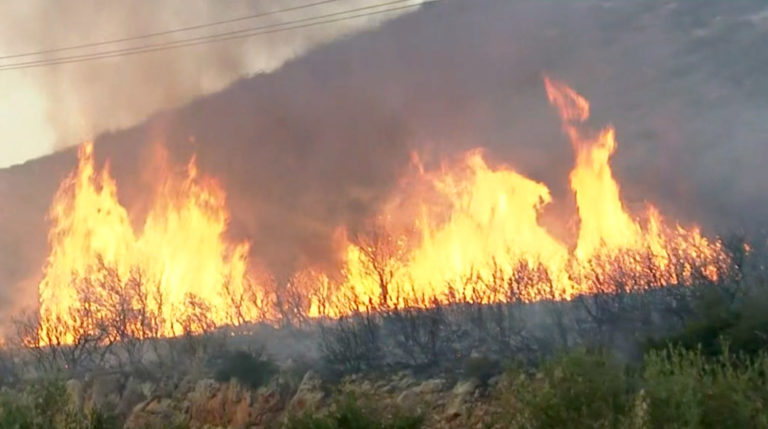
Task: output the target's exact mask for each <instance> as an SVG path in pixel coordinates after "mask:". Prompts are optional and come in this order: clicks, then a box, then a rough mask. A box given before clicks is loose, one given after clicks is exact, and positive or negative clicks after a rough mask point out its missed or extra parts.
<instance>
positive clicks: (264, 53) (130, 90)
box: [0, 0, 420, 166]
mask: <svg viewBox="0 0 768 429" xmlns="http://www.w3.org/2000/svg"><path fill="white" fill-rule="evenodd" d="M310 3H316V1H309V0H266V1H264V0H234V1H230V2H227V4H226V7H223V5H221V4H219V3H215V2H211V1H209V0H169V1H162V2H149V1H148V2H141V3H140V4H138V5H137V4H134V3H130V4H129V3H118V4H109V5H107V4H105V3H103V2H100V1H97V0H76V1H71V2H66V3H65V2H48V1H45V0H31V1H24V2H2V4H0V16H3V17H5V19H4V20H3V25H2V26H0V56H4V55H13V54H17V53H26V52H36V51H39V50H44V49H51V48H57V47H66V46H75V45H80V44H83V43H91V42H100V41H105V40H114V39H119V38H124V37H131V36H137V35H143V34H148V33H154V32H158V31H165V30H170V29H175V28H181V27H187V26H192V25H196V24H201V23H207V22H216V21H220V20H227V19H231V18H238V17H243V16H250V15H256V14H261V13H264V12H269V11H276V10H281V9H286V8H290V7H293V6H299V5H304V4H310ZM378 3H382V2H379V1H370V0H339V1H335V2H330V3H327V4H322V5H318V6H316V7H309V8H304V9H300V10H295V11H291V12H286V13H277V14H273V15H268V16H264V17H260V18H255V19H251V20H245V21H240V22H235V23H231V24H226V25H219V26H216V27H212V28H203V29H199V30H195V31H186V32H180V33H174V34H170V35H165V36H158V37H154V38H151V39H143V40H134V41H130V42H125V43H120V44H116V45H108V46H97V47H89V48H84V49H79V50H69V51H64V52H52V53H47V54H45V55H43V56H41V57H38V56H36V57H21V58H8V59H5V60H0V64H12V63H18V62H25V61H32V60H39V59H54V58H57V57H60V56H69V55H82V54H89V53H94V52H101V51H105V50H113V49H116V48H117V49H119V48H124V47H133V46H143V45H147V44H155V43H159V42H168V41H172V40H180V39H184V38H190V37H198V36H204V35H206V34H212V33H219V32H223V31H233V30H239V29H243V28H248V27H262V26H269V25H274V24H279V23H288V22H291V21H295V20H302V19H306V18H309V17H316V16H322V15H326V14H332V13H335V12H340V11H345V10H351V9H355V8H360V7H363V6H369V5H374V4H378ZM419 3H420V1H417V0H414V1H412V2H410V3H403V4H397V5H394V6H398V7H399V6H403V5H404V4H419ZM375 10H381V9H374V10H370V11H375ZM358 13H362V12H358ZM402 13H404V11H400V12H390V13H385V14H375V15H371V16H367V17H363V18H358V19H351V20H342V21H339V22H335V23H333V24H328V25H319V26H314V27H309V28H303V29H301V30H300V31H296V30H294V31H285V32H276V33H271V34H263V35H259V36H255V37H251V38H245V39H240V40H230V41H226V42H218V43H212V44H206V45H201V46H194V47H187V48H181V49H173V50H164V51H159V52H153V53H146V54H140V55H133V56H126V57H117V58H110V59H101V60H97V61H91V62H80V63H75V64H64V65H58V66H55V67H41V68H32V69H22V70H6V71H0V142H1V143H0V166H7V165H12V164H15V163H18V162H21V161H24V160H27V159H29V158H32V157H37V156H41V155H44V154H46V153H50V151H51V150H54V149H56V148H61V147H64V146H66V145H71V144H75V143H78V142H81V141H83V140H84V139H91V138H93V137H95V136H96V135H98V134H100V133H102V132H104V131H108V130H114V129H120V128H124V127H127V126H131V125H133V124H135V123H137V122H139V121H141V120H143V119H144V118H145V117H147V116H148V115H149V114H151V113H153V112H155V111H158V110H162V109H168V108H172V107H175V106H179V105H181V104H184V103H186V102H188V101H190V100H192V99H193V98H195V97H199V96H201V95H205V94H210V93H212V92H215V91H218V90H221V89H222V88H224V87H225V86H227V85H229V84H230V83H232V82H233V81H235V80H237V79H239V78H243V77H246V76H250V75H253V74H258V73H269V72H272V71H274V70H276V69H278V68H279V67H281V66H282V65H283V64H284V63H285V62H286V61H288V60H290V59H292V58H296V57H297V56H300V55H302V54H303V53H305V52H307V51H308V50H310V49H312V48H313V47H315V46H318V45H320V44H323V43H326V42H328V41H331V40H333V39H336V38H338V37H340V36H342V35H346V34H350V33H353V32H356V31H359V30H362V29H367V28H371V27H373V26H376V25H378V24H379V23H380V22H382V21H385V20H388V19H391V18H393V17H396V16H398V15H400V14H402ZM334 18H339V16H334Z"/></svg>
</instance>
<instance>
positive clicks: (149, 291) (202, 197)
mask: <svg viewBox="0 0 768 429" xmlns="http://www.w3.org/2000/svg"><path fill="white" fill-rule="evenodd" d="M50 218H51V221H52V222H53V228H52V230H51V232H50V236H49V242H50V247H51V251H50V255H49V257H48V261H47V264H46V267H45V274H44V278H43V280H42V281H41V283H40V287H39V294H40V318H41V323H42V326H43V329H48V330H53V329H54V328H57V327H55V326H53V325H55V324H62V323H64V324H67V323H78V322H80V321H78V320H75V319H76V318H77V317H76V316H75V315H77V314H78V311H80V310H81V309H82V307H83V306H84V302H83V301H89V302H91V303H92V304H94V305H95V307H96V312H100V311H101V312H103V311H108V310H110V309H108V308H106V307H107V306H108V304H109V303H110V301H109V299H108V298H109V297H108V296H105V295H106V294H107V292H108V291H107V290H105V289H106V288H108V287H115V288H121V289H125V288H126V287H127V284H128V283H130V282H131V281H132V280H131V279H133V280H134V281H135V280H137V279H136V277H139V279H138V280H140V284H139V285H136V286H137V287H139V288H140V290H138V291H133V295H132V296H133V298H135V299H138V298H141V299H142V302H141V303H135V302H129V303H126V304H128V305H139V304H140V305H143V306H145V307H148V308H143V309H142V311H146V312H147V313H149V314H153V316H154V317H155V318H156V320H157V321H158V322H157V323H158V324H157V326H154V330H155V332H154V334H158V335H174V334H179V333H181V332H182V331H183V330H184V329H188V328H190V327H189V326H184V322H183V320H184V318H185V317H189V316H190V314H189V311H190V308H189V307H190V301H192V302H195V303H197V304H199V306H200V307H201V308H199V309H198V310H203V311H204V313H205V314H204V316H205V318H206V319H207V320H209V321H210V322H211V323H215V324H224V323H233V322H236V321H237V320H235V317H234V315H233V313H232V307H233V306H232V300H233V299H237V300H243V301H245V302H252V301H253V299H252V298H253V297H252V296H250V295H251V294H253V293H257V291H256V289H255V288H253V287H252V285H251V284H250V283H249V278H248V275H247V270H248V258H247V255H248V249H249V245H248V243H246V242H243V243H236V244H230V243H228V242H227V241H226V239H225V238H224V233H225V230H226V228H227V224H228V220H229V219H228V215H227V211H226V207H225V194H224V192H223V190H222V189H221V188H220V187H219V186H218V185H217V184H216V182H214V181H212V180H210V179H206V178H201V177H199V175H198V173H197V168H196V165H195V162H194V159H193V160H192V161H191V162H190V163H189V165H188V168H187V173H186V176H185V177H183V178H179V177H177V176H174V175H171V174H169V175H167V177H166V178H165V180H164V181H163V183H161V184H160V186H159V189H158V192H157V195H156V199H155V204H154V205H153V206H152V208H151V210H150V211H149V214H148V215H147V218H146V221H145V222H144V225H143V228H142V229H141V231H139V232H138V233H137V232H135V231H134V230H133V227H132V225H131V222H130V219H129V216H128V213H127V211H126V210H125V208H124V207H123V206H122V205H121V204H120V202H119V201H118V199H117V186H116V184H115V181H114V180H113V179H112V177H111V176H110V174H109V169H108V167H105V168H104V170H103V171H101V172H100V173H99V172H97V171H96V170H95V167H94V160H93V145H92V144H91V143H87V144H85V145H83V146H82V147H81V148H80V151H79V163H78V167H77V170H76V171H74V172H73V173H72V174H71V175H70V176H69V177H68V178H67V179H65V181H64V182H63V183H62V185H61V187H60V189H59V191H58V193H57V194H56V197H55V199H54V203H53V205H52V207H51V210H50ZM105 267H106V268H110V269H112V268H113V269H114V271H115V272H113V273H106V272H105ZM107 275H110V276H111V278H109V279H105V278H104V277H105V276H107ZM106 282H109V284H106ZM94 284H96V285H97V286H98V287H92V288H84V287H83V286H87V285H91V286H93V285H94ZM122 293H127V291H125V290H124V291H122ZM84 294H86V295H87V296H86V295H84ZM246 297H247V298H248V299H244V298H246ZM238 310H239V311H241V313H242V314H240V315H239V316H240V318H241V319H246V320H250V319H255V318H258V317H261V316H262V315H261V314H259V313H258V311H257V309H256V308H254V307H253V306H251V305H242V306H241V307H240V308H238ZM201 316H203V315H201ZM86 328H87V327H86ZM44 334H46V335H47V336H50V335H52V332H44Z"/></svg>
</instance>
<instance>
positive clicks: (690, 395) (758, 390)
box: [643, 347, 768, 429]
mask: <svg viewBox="0 0 768 429" xmlns="http://www.w3.org/2000/svg"><path fill="white" fill-rule="evenodd" d="M766 370H768V359H766V357H765V355H760V356H757V357H754V358H748V357H744V356H737V355H734V354H732V353H731V352H730V351H729V350H728V348H727V347H725V349H724V351H723V353H722V354H721V355H720V356H718V357H715V358H707V357H706V356H704V355H703V353H702V352H701V351H698V350H685V349H681V348H677V349H675V348H669V349H667V350H665V351H661V352H651V353H649V354H648V356H647V357H646V362H645V370H644V373H643V379H644V387H645V392H644V393H645V395H646V397H647V400H648V422H649V424H650V427H686V428H713V429H714V428H724V427H734V428H736V427H745V428H746V427H768V414H766V406H768V402H767V401H768V384H766V383H767V382H768V380H767V379H766V374H767V373H766Z"/></svg>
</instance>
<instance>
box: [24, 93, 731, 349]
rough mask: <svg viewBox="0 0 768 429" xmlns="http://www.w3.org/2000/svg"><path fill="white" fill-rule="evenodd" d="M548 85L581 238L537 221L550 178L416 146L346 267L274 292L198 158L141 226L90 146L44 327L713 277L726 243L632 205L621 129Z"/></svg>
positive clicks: (67, 215)
mask: <svg viewBox="0 0 768 429" xmlns="http://www.w3.org/2000/svg"><path fill="white" fill-rule="evenodd" d="M544 86H545V89H546V93H547V96H548V99H549V101H550V103H551V104H552V105H553V106H554V107H555V108H556V109H557V111H558V113H559V115H560V118H561V120H562V126H563V132H564V134H565V135H566V136H567V137H568V139H569V140H570V141H571V144H572V146H573V149H574V153H575V165H574V167H573V170H572V171H571V173H570V187H571V190H572V191H573V192H574V194H575V200H576V203H577V213H578V216H579V221H580V222H579V227H578V233H577V234H576V236H575V237H573V240H571V241H568V240H563V239H561V238H558V237H555V236H554V235H553V234H552V233H551V232H550V231H548V230H547V228H546V227H544V226H543V225H542V224H541V223H540V220H539V217H540V215H541V213H542V210H544V209H545V208H546V205H547V204H549V203H550V202H551V200H552V197H551V195H550V192H549V189H548V188H547V186H546V185H544V184H543V183H539V182H537V181H534V180H531V179H529V178H527V177H525V176H523V175H521V174H519V173H517V172H515V171H513V170H512V169H511V168H509V167H507V166H503V165H501V166H490V165H489V164H488V163H487V162H486V160H485V159H484V157H483V152H482V151H481V150H473V151H470V152H468V153H466V154H464V156H462V157H460V158H458V159H457V160H454V161H453V162H448V163H444V164H443V165H442V166H441V167H440V168H437V169H434V170H430V169H427V168H425V167H424V165H423V164H422V163H421V161H420V160H419V158H418V157H417V156H414V159H413V166H414V168H413V169H412V172H411V174H409V175H406V177H404V178H403V180H402V182H401V186H400V188H399V189H398V191H397V192H395V193H393V195H392V196H391V198H390V199H389V201H388V202H387V204H385V205H384V206H383V208H382V210H381V212H380V214H379V216H378V217H377V218H376V219H375V221H374V222H373V228H372V230H371V231H370V232H369V233H367V234H363V235H361V236H360V237H356V238H355V239H354V240H350V239H348V238H347V237H346V234H345V233H344V232H343V229H341V230H340V231H341V233H340V235H339V237H340V241H341V242H342V243H343V245H342V248H343V249H344V250H343V258H342V259H343V267H342V270H341V276H331V275H329V274H327V273H324V272H322V271H317V270H311V269H307V270H304V271H301V272H299V273H297V274H296V275H295V276H294V277H293V279H292V280H291V281H290V282H289V283H288V284H287V285H285V287H284V288H283V292H282V293H284V294H286V295H285V296H283V297H281V298H280V299H277V300H273V301H270V300H268V299H267V295H266V293H265V292H264V290H265V289H264V288H263V287H261V286H260V285H256V284H254V282H253V281H251V280H250V279H251V278H253V277H254V275H253V273H252V272H251V271H252V270H253V268H249V265H248V250H249V246H248V243H234V244H233V243H229V242H228V241H227V240H226V239H225V238H224V233H225V230H226V227H227V223H228V213H227V211H226V207H225V199H226V198H225V194H224V192H223V190H222V189H221V188H220V187H219V186H218V185H217V184H216V182H214V181H212V180H211V179H207V178H201V177H200V175H199V174H198V172H197V170H196V168H195V163H194V159H193V160H192V162H190V164H189V167H188V169H187V174H186V175H185V176H184V177H178V176H174V175H168V177H167V178H166V179H165V180H164V181H163V182H162V183H161V185H160V186H159V187H158V193H157V198H156V200H155V204H154V205H153V206H152V208H151V210H150V212H149V214H148V215H147V217H146V220H145V222H144V224H143V227H142V228H141V230H140V232H136V231H135V230H134V229H133V228H132V226H131V221H130V219H129V216H128V213H127V211H126V209H125V208H124V207H123V206H121V205H120V203H119V202H118V200H117V186H116V184H115V182H114V180H113V179H112V178H111V176H110V175H109V170H108V169H107V168H105V169H104V170H103V171H101V172H97V171H96V170H95V168H94V161H93V147H92V145H91V144H86V145H84V146H83V147H82V148H81V150H80V154H79V164H78V167H77V169H76V171H75V172H73V173H72V175H71V176H70V177H68V178H67V179H66V180H65V181H64V182H63V183H62V185H61V188H60V190H59V192H58V193H57V195H56V197H55V200H54V203H53V205H52V207H51V220H52V222H53V228H52V230H51V233H50V238H49V241H50V246H51V251H50V256H49V258H48V262H47V264H46V268H45V276H44V279H43V280H42V282H41V283H40V288H39V292H40V318H41V322H42V327H41V332H43V333H45V334H46V335H48V336H51V332H59V331H61V330H63V332H65V336H67V339H68V340H71V339H72V335H73V334H72V330H73V329H74V328H73V327H74V326H75V325H77V324H81V325H82V324H83V323H85V322H83V320H94V318H93V317H92V316H93V315H94V314H95V315H96V316H99V315H100V314H101V313H104V312H109V311H113V310H111V309H114V308H118V309H120V308H123V307H127V308H129V309H132V310H131V311H139V312H140V315H141V317H139V318H138V319H136V320H137V321H136V322H135V323H133V324H131V325H130V327H131V329H132V330H133V331H135V332H133V331H132V335H138V336H142V335H143V336H164V335H177V334H179V333H181V332H185V331H190V330H191V331H195V330H197V329H203V328H204V327H201V326H198V325H195V324H194V323H191V322H190V320H193V321H198V323H199V316H201V314H200V313H203V314H202V315H204V316H205V320H206V321H207V323H210V324H212V325H213V326H218V325H222V324H237V323H242V322H244V321H253V320H263V319H264V318H265V317H267V316H270V315H273V314H282V315H283V317H289V316H287V315H288V314H292V313H291V312H290V311H287V310H286V309H285V308H280V309H277V311H275V309H274V307H275V306H280V305H286V304H285V303H292V304H291V305H293V306H294V307H295V308H293V309H292V311H295V312H297V313H301V314H303V315H305V316H331V317H334V316H340V315H343V314H347V313H349V312H352V311H357V310H360V309H361V308H371V307H373V308H376V309H388V308H395V307H403V306H421V307H427V306H430V305H433V304H436V303H448V302H456V301H463V302H476V303H490V302H508V301H513V300H514V301H534V300H540V299H571V298H573V297H575V296H577V295H579V294H588V293H599V292H606V291H608V290H607V289H606V288H607V287H608V286H610V285H615V284H619V283H621V284H623V285H625V286H626V285H632V287H634V288H638V289H645V288H651V287H661V286H665V285H669V284H689V283H691V282H692V281H693V280H695V279H696V278H697V276H701V277H705V278H708V279H714V278H716V277H717V276H718V275H719V273H720V272H721V269H722V268H723V267H724V266H725V263H726V262H727V257H726V256H725V252H724V250H723V248H722V245H721V243H720V242H719V241H717V240H709V239H707V238H706V237H704V236H703V235H702V234H701V232H700V231H699V230H698V229H697V228H695V227H694V228H685V227H682V226H679V225H669V224H667V223H666V222H665V221H664V219H663V217H662V216H661V214H660V213H659V212H658V210H657V209H656V208H654V207H653V206H649V207H648V209H647V211H646V213H643V214H641V216H635V215H633V214H631V213H629V212H628V211H627V210H626V208H625V206H624V204H623V203H622V200H621V195H620V188H619V185H618V183H617V182H616V180H615V179H614V177H613V173H612V171H611V167H610V157H611V156H612V154H613V153H614V151H615V150H616V139H615V131H614V129H613V128H612V127H611V126H608V127H606V128H605V129H603V130H601V131H599V132H596V133H595V132H591V131H590V130H588V129H586V128H585V124H584V123H585V121H586V120H587V119H588V118H589V102H588V101H587V100H586V99H585V98H584V97H582V96H581V95H580V94H578V93H577V92H576V91H574V90H573V89H571V88H569V87H568V86H567V85H565V84H564V83H562V82H558V81H554V80H551V79H549V78H545V79H544ZM109 267H114V268H112V269H110V268H109ZM115 288H117V289H116V290H114V289H115ZM126 291H133V292H132V293H128V294H127V296H129V297H130V298H129V299H128V302H122V301H120V299H118V298H117V297H122V296H126ZM123 300H124V298H123ZM121 305H122V306H123V307H121ZM195 310H197V311H198V313H195ZM200 310H202V311H200ZM145 313H146V314H145ZM110 314H111V313H110ZM86 316H89V317H91V318H88V317H86ZM290 317H292V316H290ZM95 320H99V318H98V317H96V318H95ZM147 320H149V321H152V323H148V322H147ZM87 323H90V324H91V325H93V324H94V323H95V322H92V321H91V322H87ZM89 326H90V325H89ZM146 326H150V327H153V330H147V328H146ZM90 328H92V326H90ZM57 330H58V331H57Z"/></svg>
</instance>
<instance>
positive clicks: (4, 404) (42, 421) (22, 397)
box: [0, 379, 120, 429]
mask: <svg viewBox="0 0 768 429" xmlns="http://www.w3.org/2000/svg"><path fill="white" fill-rule="evenodd" d="M119 427H120V424H119V422H118V421H117V419H116V418H115V417H114V416H110V415H108V414H106V413H104V412H102V411H99V410H92V411H90V412H88V413H84V412H82V411H80V410H75V409H73V408H72V407H71V406H70V404H69V397H68V394H67V389H66V387H65V385H64V383H63V382H62V381H61V380H59V379H49V380H41V381H39V382H35V383H32V384H31V385H30V386H29V387H27V389H26V390H24V391H22V392H10V391H9V392H4V393H3V394H2V395H0V429H54V428H56V429H58V428H61V429H117V428H119Z"/></svg>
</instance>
